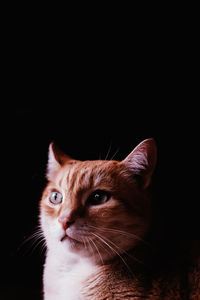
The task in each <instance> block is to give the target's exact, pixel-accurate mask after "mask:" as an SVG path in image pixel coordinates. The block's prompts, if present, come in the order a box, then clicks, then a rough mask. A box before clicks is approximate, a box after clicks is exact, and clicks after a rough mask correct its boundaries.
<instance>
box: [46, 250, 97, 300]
mask: <svg viewBox="0 0 200 300" xmlns="http://www.w3.org/2000/svg"><path fill="white" fill-rule="evenodd" d="M93 270H94V266H92V265H91V263H90V262H89V261H88V260H86V259H83V258H78V257H77V256H75V255H69V257H67V260H66V259H63V258H60V257H55V254H51V253H48V255H47V258H46V263H45V268H44V278H43V281H44V300H79V299H82V298H81V295H80V289H81V286H82V282H83V281H84V279H86V278H87V277H88V276H89V275H90V274H91V273H92V272H93Z"/></svg>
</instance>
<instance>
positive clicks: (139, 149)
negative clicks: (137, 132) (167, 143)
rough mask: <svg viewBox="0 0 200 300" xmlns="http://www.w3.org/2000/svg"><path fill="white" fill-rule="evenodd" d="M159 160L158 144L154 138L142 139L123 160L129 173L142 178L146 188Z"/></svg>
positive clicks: (143, 185)
mask: <svg viewBox="0 0 200 300" xmlns="http://www.w3.org/2000/svg"><path fill="white" fill-rule="evenodd" d="M156 161H157V146H156V142H155V140H154V139H153V138H149V139H146V140H144V141H142V142H141V143H140V144H139V145H138V146H136V147H135V148H134V149H133V151H132V152H131V153H130V154H129V155H128V156H127V157H126V158H125V159H124V160H123V161H122V163H123V164H124V166H125V168H126V171H127V173H128V174H129V175H131V176H133V177H134V176H135V177H138V178H140V182H141V185H142V188H143V189H145V188H147V187H148V186H149V184H150V182H151V177H152V174H153V172H154V169H155V166H156Z"/></svg>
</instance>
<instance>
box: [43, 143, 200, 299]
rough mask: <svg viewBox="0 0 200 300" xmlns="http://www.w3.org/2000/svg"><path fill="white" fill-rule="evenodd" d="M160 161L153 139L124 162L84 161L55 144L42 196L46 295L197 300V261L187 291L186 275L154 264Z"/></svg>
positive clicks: (59, 297)
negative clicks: (155, 182) (153, 190)
mask: <svg viewBox="0 0 200 300" xmlns="http://www.w3.org/2000/svg"><path fill="white" fill-rule="evenodd" d="M156 161H157V146H156V143H155V140H154V139H153V138H149V139H146V140H144V141H142V142H141V143H140V144H139V145H137V146H136V147H135V148H134V150H133V151H132V152H131V153H130V154H129V155H128V156H127V157H126V158H125V159H124V160H122V161H117V160H94V161H89V160H88V161H80V160H76V159H73V158H71V157H69V156H68V155H66V154H65V153H63V152H62V151H61V150H60V149H58V147H57V146H56V145H55V144H54V143H51V144H50V146H49V154H48V164H47V172H46V176H47V180H48V183H47V185H46V187H45V189H44V191H43V194H42V198H41V201H40V223H41V227H42V230H43V234H44V237H45V240H46V245H47V254H46V260H45V265H44V274H43V286H44V288H43V289H44V300H82V299H83V300H84V299H93V300H103V299H104V300H105V299H108V300H109V299H116V300H117V299H134V300H138V299H155V300H161V299H162V300H164V299H167V300H169V299H171V300H176V299H178V300H183V299H192V300H199V299H200V298H199V297H200V296H199V295H200V293H199V289H200V283H199V277H200V271H199V269H200V267H199V262H195V264H191V265H190V266H191V267H190V268H187V271H188V282H189V284H190V291H189V292H188V290H187V291H184V287H183V285H180V280H179V279H178V278H179V277H180V278H181V274H184V278H186V277H185V273H184V272H182V273H180V272H179V273H180V274H178V273H176V272H175V271H174V269H173V268H172V269H170V268H167V267H166V266H165V267H164V268H163V269H164V270H165V271H163V270H162V271H161V272H159V268H158V269H156V268H154V265H156V263H155V259H152V257H153V255H152V251H151V244H150V239H148V236H150V235H149V232H150V227H151V222H152V202H151V197H150V187H151V180H152V175H153V173H154V169H155V167H156ZM152 266H153V267H152ZM181 270H182V269H181ZM173 276H174V277H173ZM184 282H186V279H185V281H184ZM186 296H187V297H188V298H186ZM189 297H191V298H189Z"/></svg>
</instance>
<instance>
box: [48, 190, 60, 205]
mask: <svg viewBox="0 0 200 300" xmlns="http://www.w3.org/2000/svg"><path fill="white" fill-rule="evenodd" d="M62 199H63V196H62V194H61V193H59V192H57V191H53V192H51V194H50V197H49V201H50V202H51V203H53V204H60V203H61V202H62Z"/></svg>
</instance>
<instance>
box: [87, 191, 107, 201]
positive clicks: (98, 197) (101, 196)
mask: <svg viewBox="0 0 200 300" xmlns="http://www.w3.org/2000/svg"><path fill="white" fill-rule="evenodd" d="M109 199H110V193H108V192H106V191H102V190H97V191H95V192H93V193H92V194H91V195H90V196H89V197H88V199H87V203H88V204H90V205H99V204H103V203H105V202H107V201H108V200H109Z"/></svg>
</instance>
